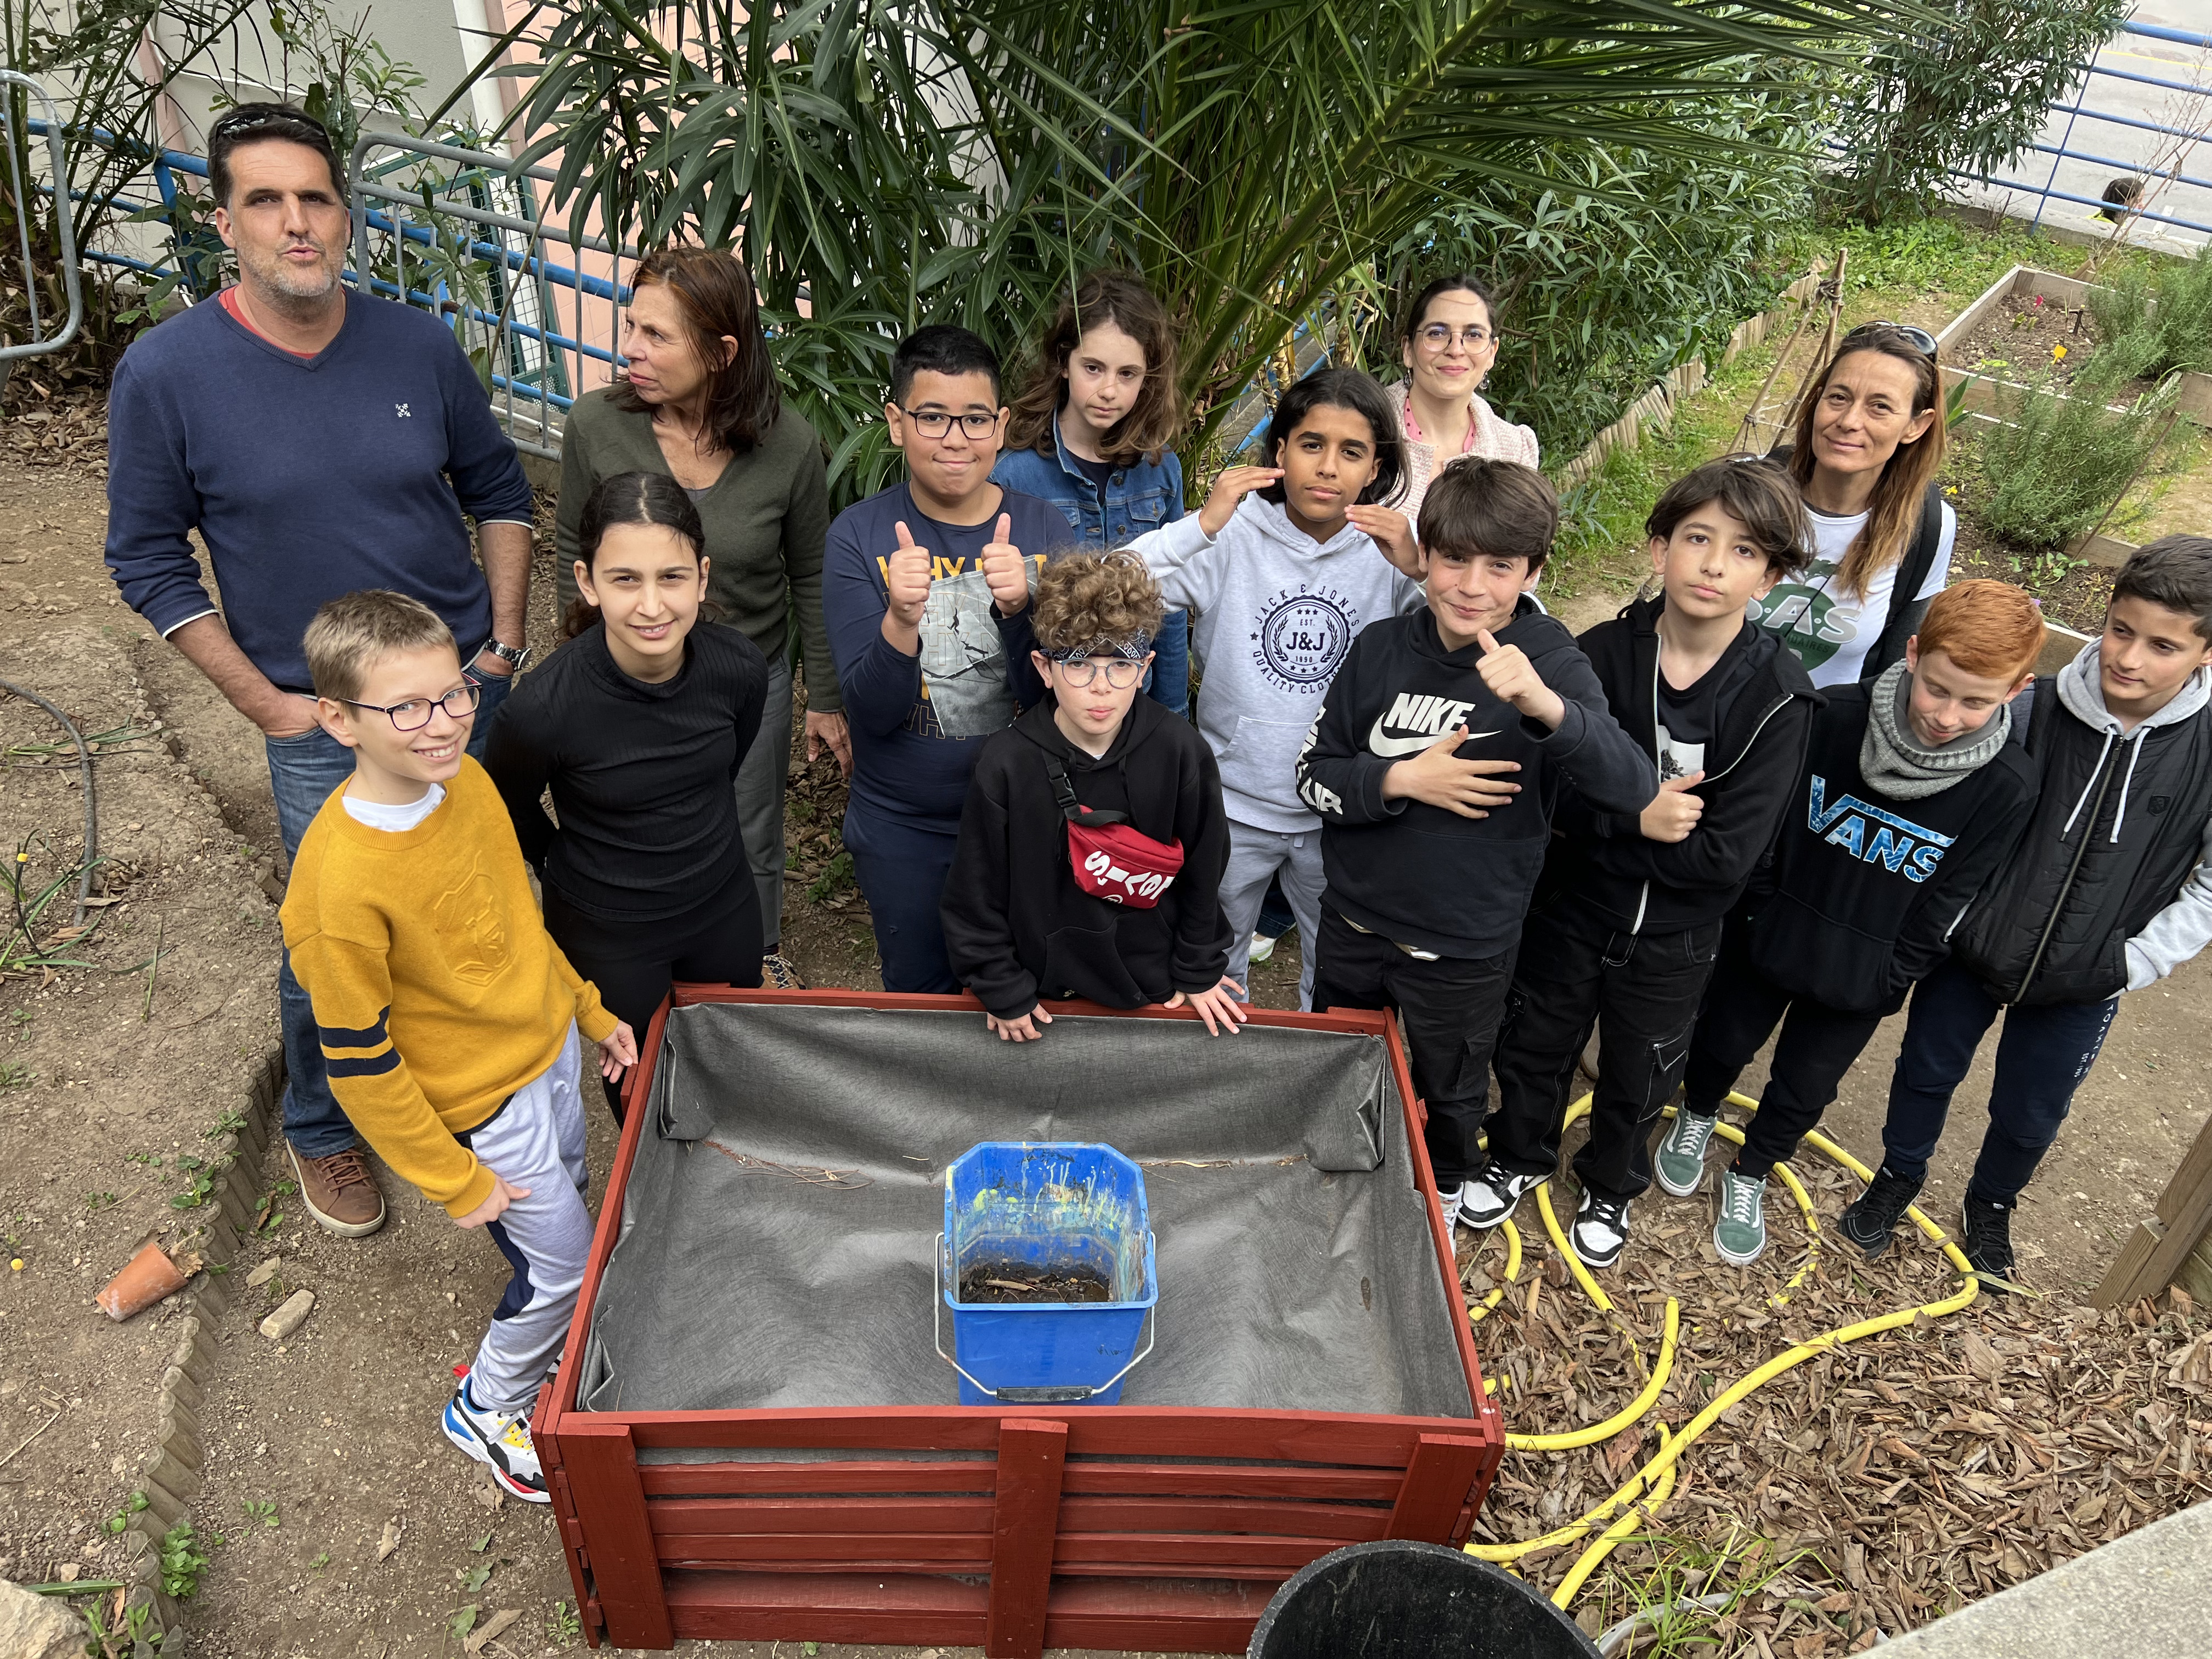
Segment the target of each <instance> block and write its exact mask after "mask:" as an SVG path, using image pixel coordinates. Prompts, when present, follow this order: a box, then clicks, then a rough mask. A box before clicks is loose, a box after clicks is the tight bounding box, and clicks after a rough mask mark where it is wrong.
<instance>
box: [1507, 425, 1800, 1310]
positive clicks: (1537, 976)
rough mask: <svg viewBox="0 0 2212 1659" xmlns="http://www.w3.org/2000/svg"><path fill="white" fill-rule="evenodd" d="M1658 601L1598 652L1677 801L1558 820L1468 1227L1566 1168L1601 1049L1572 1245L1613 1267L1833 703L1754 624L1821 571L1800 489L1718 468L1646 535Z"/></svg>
mask: <svg viewBox="0 0 2212 1659" xmlns="http://www.w3.org/2000/svg"><path fill="white" fill-rule="evenodd" d="M1644 530H1645V532H1646V533H1647V534H1648V536H1649V537H1650V542H1649V547H1650V555H1651V568H1652V571H1653V573H1654V574H1656V576H1657V577H1658V579H1659V581H1660V584H1661V589H1662V592H1661V594H1660V597H1659V598H1657V599H1646V600H1640V601H1638V603H1636V604H1634V605H1630V606H1629V607H1628V608H1627V609H1626V611H1622V612H1621V613H1620V616H1618V617H1615V618H1614V619H1613V621H1611V622H1608V623H1599V624H1598V626H1596V627H1595V628H1593V629H1590V630H1589V632H1588V633H1587V634H1584V635H1583V636H1582V639H1581V640H1580V641H1579V643H1580V645H1581V646H1582V648H1583V651H1584V652H1586V653H1588V654H1589V661H1590V665H1591V666H1592V667H1593V668H1594V669H1595V671H1596V673H1597V679H1598V683H1599V684H1600V685H1601V687H1602V688H1603V690H1604V692H1605V697H1606V702H1607V703H1608V704H1609V705H1610V706H1611V708H1613V714H1614V717H1615V718H1616V719H1618V720H1620V724H1621V726H1623V728H1624V729H1626V732H1628V733H1629V735H1630V737H1631V738H1632V739H1633V740H1634V741H1635V742H1636V743H1637V744H1639V745H1640V746H1641V748H1642V749H1643V751H1644V753H1645V754H1647V755H1649V756H1650V757H1652V759H1653V761H1654V762H1655V763H1656V765H1657V767H1658V769H1659V775H1660V779H1661V782H1660V786H1659V796H1658V798H1657V799H1656V800H1654V801H1653V802H1651V803H1650V805H1648V806H1646V807H1644V809H1643V811H1641V812H1622V811H1619V810H1618V809H1616V808H1614V807H1613V805H1611V803H1609V802H1607V801H1602V800H1599V799H1595V798H1594V797H1592V796H1590V795H1589V794H1588V793H1582V795H1581V798H1580V799H1577V800H1572V801H1569V802H1567V803H1565V805H1563V806H1562V807H1561V810H1560V813H1559V823H1560V829H1561V830H1562V832H1563V833H1562V836H1561V838H1560V839H1559V841H1558V842H1555V843H1554V844H1553V848H1552V852H1551V855H1550V857H1549V858H1548V859H1547V860H1546V864H1545V869H1544V879H1543V882H1542V884H1541V887H1540V889H1539V891H1538V895H1537V901H1536V906H1535V909H1534V912H1533V913H1532V914H1533V915H1534V916H1535V917H1538V918H1541V924H1542V927H1543V932H1544V939H1545V948H1544V950H1542V951H1531V952H1529V953H1528V955H1526V956H1525V957H1523V958H1522V963H1521V966H1520V968H1519V970H1518V971H1517V973H1516V975H1515V978H1514V983H1513V994H1512V1000H1511V1004H1510V1008H1509V1010H1508V1012H1507V1016H1506V1021H1505V1027H1504V1030H1503V1032H1501V1034H1500V1036H1499V1038H1498V1054H1497V1056H1496V1062H1495V1063H1496V1066H1497V1070H1498V1115H1497V1116H1496V1117H1495V1118H1494V1119H1493V1120H1492V1123H1491V1126H1490V1162H1489V1164H1487V1165H1486V1167H1485V1168H1484V1170H1483V1171H1482V1173H1481V1175H1480V1177H1479V1178H1478V1179H1476V1180H1474V1181H1473V1182H1469V1183H1468V1189H1467V1203H1466V1206H1465V1208H1466V1214H1467V1218H1468V1222H1469V1223H1470V1224H1471V1225H1474V1226H1476V1227H1494V1226H1496V1225H1498V1223H1499V1222H1501V1221H1503V1220H1504V1219H1505V1218H1506V1217H1508V1216H1509V1215H1510V1214H1512V1213H1513V1209H1514V1206H1516V1204H1518V1203H1519V1202H1520V1201H1521V1198H1522V1194H1525V1193H1527V1192H1528V1190H1529V1189H1530V1188H1534V1187H1536V1186H1538V1185H1540V1184H1541V1182H1545V1181H1547V1180H1548V1179H1550V1178H1551V1176H1552V1174H1553V1171H1554V1170H1556V1169H1557V1168H1558V1167H1559V1137H1560V1133H1561V1130H1562V1120H1563V1119H1564V1117H1565V1110H1566V1105H1567V1097H1568V1088H1569V1085H1570V1084H1571V1082H1572V1081H1573V1079H1574V1073H1575V1061H1576V1059H1577V1057H1578V1056H1579V1055H1580V1054H1581V1053H1582V1051H1583V1045H1584V1044H1586V1043H1587V1042H1589V1034H1590V1026H1591V1024H1592V1022H1593V1021H1595V1022H1596V1023H1597V1025H1598V1029H1599V1031H1600V1034H1601V1035H1600V1039H1599V1055H1598V1085H1597V1088H1596V1091H1595V1097H1594V1098H1593V1100H1592V1101H1591V1104H1590V1137H1589V1145H1587V1146H1584V1147H1583V1150H1582V1151H1581V1152H1579V1153H1577V1155H1576V1158H1575V1174H1576V1176H1577V1178H1578V1179H1579V1180H1580V1181H1581V1182H1582V1188H1583V1191H1582V1198H1581V1200H1580V1201H1579V1203H1578V1204H1577V1207H1576V1211H1575V1219H1574V1225H1572V1226H1571V1228H1570V1229H1569V1230H1568V1235H1567V1237H1568V1243H1570V1244H1571V1245H1572V1246H1573V1247H1574V1250H1575V1254H1576V1255H1578V1256H1580V1257H1581V1258H1582V1259H1583V1261H1584V1262H1585V1263H1587V1264H1588V1265H1589V1266H1590V1267H1611V1266H1612V1265H1613V1263H1614V1262H1615V1261H1619V1260H1620V1252H1621V1249H1623V1247H1624V1246H1625V1245H1626V1243H1627V1242H1628V1207H1629V1202H1630V1200H1632V1199H1633V1198H1635V1197H1636V1196H1637V1195H1638V1194H1640V1193H1641V1192H1643V1191H1644V1188H1646V1187H1648V1186H1649V1185H1650V1182H1651V1156H1650V1149H1649V1146H1648V1145H1647V1143H1648V1142H1649V1141H1650V1126H1651V1124H1652V1122H1653V1121H1654V1120H1656V1118H1657V1117H1658V1115H1659V1114H1660V1111H1661V1110H1662V1109H1663V1108H1664V1106H1665V1105H1666V1103H1667V1101H1668V1097H1671V1096H1672V1095H1673V1094H1674V1085H1675V1082H1676V1080H1677V1079H1679V1078H1680V1075H1681V1069H1682V1062H1683V1060H1684V1059H1685V1058H1686V1055H1687V1054H1688V1052H1689V1046H1690V1028H1691V1025H1692V1022H1693V1021H1694V1020H1695V1019H1696V1018H1697V1012H1698V1003H1699V998H1701V997H1702V996H1703V995H1704V994H1705V981H1706V979H1707V978H1708V977H1709V976H1710V975H1711V972H1712V966H1713V957H1714V955H1715V953H1716V951H1717V950H1718V948H1719V945H1720V933H1721V918H1722V916H1723V915H1725V914H1726V913H1727V911H1728V909H1729V906H1731V905H1733V904H1734V903H1735V901H1736V897H1737V896H1738V895H1739V894H1740V893H1741V892H1742V890H1743V886H1744V883H1745V882H1746V881H1747V879H1749V878H1750V876H1751V872H1752V870H1753V866H1756V865H1757V863H1758V862H1759V859H1760V858H1761V857H1762V856H1763V855H1764V854H1765V852H1766V850H1767V848H1769V847H1770V846H1771V845H1772V844H1773V841H1774V831H1775V827H1776V825H1777V824H1778V823H1779V822H1780V820H1781V816H1782V812H1783V808H1784V803H1785V801H1786V800H1787V799H1788V797H1789V793H1790V786H1791V785H1792V784H1793V783H1794V782H1795V781H1796V777H1797V769H1798V763H1799V762H1800V760H1801V759H1802V757H1803V755H1804V752H1805V734H1806V732H1807V730H1808V727H1809V726H1811V723H1812V718H1813V711H1814V708H1817V707H1818V706H1819V704H1820V696H1819V694H1818V693H1816V692H1815V691H1814V690H1813V684H1812V682H1811V681H1810V680H1808V678H1806V677H1805V671H1804V670H1803V669H1802V668H1801V667H1799V666H1798V665H1797V659H1796V658H1795V657H1793V656H1791V655H1790V653H1789V652H1787V651H1785V650H1784V649H1783V648H1782V647H1781V646H1780V644H1779V642H1778V641H1777V640H1776V638H1775V637H1774V636H1773V635H1770V634H1766V633H1765V632H1763V631H1761V630H1760V629H1759V628H1758V627H1757V626H1755V625H1754V624H1753V623H1751V622H1749V621H1748V620H1747V618H1746V616H1745V608H1746V606H1747V605H1748V604H1749V603H1750V601H1752V600H1753V599H1757V598H1759V597H1760V596H1761V595H1763V594H1765V592H1767V590H1768V589H1770V588H1771V587H1772V586H1774V584H1775V583H1776V582H1777V581H1778V580H1780V579H1781V578H1782V577H1783V576H1784V575H1785V574H1789V573H1790V572H1793V571H1797V570H1802V569H1803V568H1805V565H1806V564H1807V562H1808V561H1809V559H1810V557H1811V554H1810V552H1809V549H1810V547H1811V544H1812V541H1811V532H1810V529H1809V526H1808V524H1807V521H1806V519H1805V511H1804V507H1803V504H1802V500H1801V498H1800V496H1799V495H1798V493H1797V487H1796V484H1794V483H1791V482H1790V477H1789V475H1788V474H1787V473H1785V472H1784V471H1782V469H1781V468H1780V467H1778V466H1776V465H1773V464H1771V462H1767V461H1763V460H1756V459H1749V458H1743V459H1737V458H1733V457H1730V458H1725V459H1721V460H1717V461H1709V462H1707V463H1706V464H1705V465H1703V466H1701V467H1699V468H1698V469H1697V470H1696V471H1693V472H1692V473H1690V474H1688V475H1687V476H1686V477H1683V478H1680V479H1679V480H1677V481H1676V482H1675V483H1673V484H1672V485H1670V486H1669V487H1668V489H1667V490H1666V492H1665V493H1664V494H1663V495H1661V496H1660V497H1659V501H1658V504H1657V505H1656V506H1655V507H1653V508H1652V509H1651V516H1650V518H1649V519H1648V520H1645V522H1644Z"/></svg>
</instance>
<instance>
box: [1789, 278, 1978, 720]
mask: <svg viewBox="0 0 2212 1659" xmlns="http://www.w3.org/2000/svg"><path fill="white" fill-rule="evenodd" d="M1776 458H1777V459H1781V460H1783V461H1784V462H1785V464H1786V465H1788V467H1789V469H1790V477H1792V478H1794V479H1796V483H1797V488H1798V490H1799V492H1800V493H1801V494H1802V495H1803V496H1804V498H1805V505H1806V507H1808V508H1809V509H1810V517H1811V519H1812V521H1813V534H1814V557H1813V563H1812V565H1811V567H1810V568H1808V569H1807V570H1805V571H1804V572H1802V574H1797V575H1794V576H1790V577H1787V578H1785V579H1784V580H1782V581H1779V582H1778V583H1776V584H1775V586H1774V588H1773V590H1772V591H1771V592H1769V593H1768V594H1767V596H1766V597H1765V599H1759V600H1753V603H1752V607H1751V619H1752V620H1753V622H1755V623H1758V624H1759V626H1760V627H1761V628H1765V629H1770V630H1771V631H1772V632H1773V633H1775V634H1777V635H1780V636H1781V640H1782V642H1783V644H1784V645H1785V646H1787V647H1789V648H1790V651H1791V652H1792V653H1795V655H1796V658H1797V660H1798V661H1799V662H1800V663H1802V664H1803V665H1804V668H1805V671H1806V672H1807V673H1808V675H1810V676H1811V677H1812V680H1813V684H1814V685H1815V686H1823V685H1849V684H1854V683H1855V682H1857V681H1860V680H1867V679H1872V678H1874V677H1875V675H1877V674H1880V673H1881V671H1883V670H1884V669H1886V668H1887V667H1889V665H1891V664H1893V663H1896V662H1901V661H1903V660H1904V658H1905V641H1906V640H1908V639H1910V638H1911V635H1912V630H1913V629H1914V627H1915V626H1916V625H1917V623H1919V620H1920V617H1921V614H1922V613H1923V611H1926V610H1927V608H1928V601H1929V600H1930V599H1933V598H1935V597H1936V594H1938V593H1940V592H1942V591H1943V585H1944V583H1945V582H1946V581H1947V580H1949V577H1950V574H1951V547H1952V543H1953V541H1954V539H1955V538H1956V537H1957V535H1958V528H1959V520H1958V514H1957V513H1954V512H1953V511H1952V510H1951V508H1950V507H1949V506H1948V504H1947V503H1946V502H1945V501H1944V500H1943V495H1942V490H1941V489H1939V488H1938V487H1937V485H1936V473H1937V472H1938V471H1941V470H1942V465H1943V371H1942V368H1941V366H1940V365H1939V364H1938V363H1937V362H1936V340H1935V337H1934V336H1933V335H1931V334H1929V333H1928V332H1927V331H1925V330H1924V329H1919V328H1914V327H1911V326H1909V325H1904V324H1899V323H1886V322H1885V323H1865V324H1862V325H1860V326H1859V327H1857V328H1855V329H1853V330H1852V331H1850V333H1848V334H1846V335H1845V336H1844V337H1843V339H1842V341H1841V342H1840V343H1838V346H1837V348H1836V355H1835V357H1834V359H1833V360H1832V362H1830V363H1829V364H1828V367H1827V369H1826V372H1825V373H1824V374H1822V375H1821V376H1820V380H1819V382H1818V385H1817V388H1816V389H1815V390H1814V392H1812V393H1810V394H1809V395H1808V397H1807V398H1806V399H1805V401H1804V402H1803V404H1801V405H1800V406H1799V408H1798V410H1797V412H1796V420H1795V422H1794V423H1793V425H1792V429H1791V433H1790V442H1789V443H1788V444H1787V445H1786V446H1784V447H1782V448H1780V449H1778V450H1777V451H1776Z"/></svg>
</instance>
